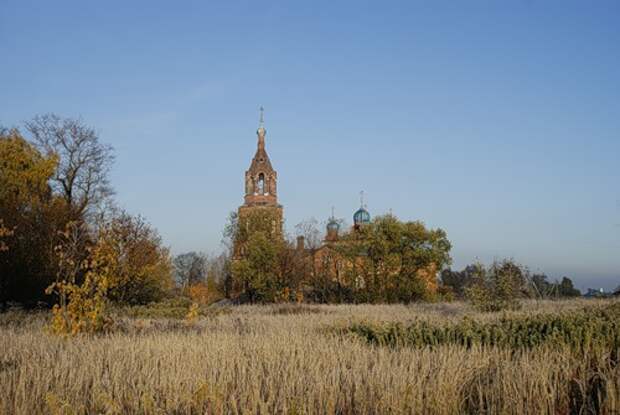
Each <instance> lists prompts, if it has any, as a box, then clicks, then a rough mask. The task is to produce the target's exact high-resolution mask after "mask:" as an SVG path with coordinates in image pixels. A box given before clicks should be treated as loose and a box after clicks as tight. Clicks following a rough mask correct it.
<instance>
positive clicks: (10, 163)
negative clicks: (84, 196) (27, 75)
mask: <svg viewBox="0 0 620 415" xmlns="http://www.w3.org/2000/svg"><path fill="white" fill-rule="evenodd" d="M57 162H58V159H57V157H56V156H55V155H43V154H41V153H40V152H39V151H38V150H37V149H36V148H35V147H34V146H33V145H31V144H30V143H28V142H27V141H26V140H25V139H24V138H23V137H22V135H21V134H20V133H19V131H17V130H15V129H13V130H9V131H5V132H4V133H2V134H0V220H1V221H2V229H3V231H2V238H1V240H2V246H3V247H7V248H10V250H8V251H6V250H5V251H4V252H2V253H1V254H0V304H1V305H5V304H6V303H7V301H17V302H21V303H25V304H32V303H35V302H36V301H40V300H44V299H45V296H44V290H45V287H47V286H48V285H49V284H50V283H51V282H52V281H54V279H55V276H56V260H55V256H54V246H55V244H56V240H57V233H58V231H59V230H62V229H64V226H65V224H66V223H67V221H68V209H67V207H66V204H65V203H64V201H63V200H61V199H59V198H56V197H55V196H54V195H53V193H52V189H51V188H50V186H49V184H48V181H49V180H50V178H51V177H52V176H53V174H54V171H55V169H56V165H57Z"/></svg>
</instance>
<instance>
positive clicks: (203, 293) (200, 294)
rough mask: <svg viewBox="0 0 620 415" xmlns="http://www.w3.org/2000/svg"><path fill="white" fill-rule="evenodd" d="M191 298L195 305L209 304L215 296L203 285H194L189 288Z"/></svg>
mask: <svg viewBox="0 0 620 415" xmlns="http://www.w3.org/2000/svg"><path fill="white" fill-rule="evenodd" d="M187 291H188V294H189V298H191V299H192V301H194V302H195V303H199V304H205V305H206V304H209V303H210V302H211V299H212V297H213V294H214V293H212V292H211V290H209V288H208V287H207V286H206V285H205V284H203V283H200V282H199V283H197V284H193V285H191V286H190V287H189V288H188V290H187Z"/></svg>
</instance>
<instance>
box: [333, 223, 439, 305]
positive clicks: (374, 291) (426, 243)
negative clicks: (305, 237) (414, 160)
mask: <svg viewBox="0 0 620 415" xmlns="http://www.w3.org/2000/svg"><path fill="white" fill-rule="evenodd" d="M341 239H342V242H343V243H339V244H336V249H337V250H338V251H339V253H340V254H341V255H343V256H344V258H346V260H347V262H348V264H350V265H349V266H348V267H347V274H349V275H348V285H350V286H352V287H355V292H356V294H355V297H356V301H358V302H406V303H407V302H411V301H416V300H428V299H432V298H433V297H434V295H435V293H436V291H437V274H438V273H439V271H441V270H442V269H443V268H444V267H445V266H446V265H448V264H450V262H451V258H450V248H451V244H450V242H449V241H448V239H447V236H446V233H445V232H444V231H443V230H441V229H427V228H426V227H425V226H424V224H423V223H421V222H402V221H399V220H398V219H397V218H396V217H395V216H393V215H385V216H379V217H376V218H375V219H374V220H373V221H372V222H371V223H369V224H366V225H363V226H361V227H360V228H359V229H358V230H355V231H353V232H351V233H349V234H347V235H344V236H343V238H341Z"/></svg>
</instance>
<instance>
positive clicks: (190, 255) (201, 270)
mask: <svg viewBox="0 0 620 415" xmlns="http://www.w3.org/2000/svg"><path fill="white" fill-rule="evenodd" d="M172 264H173V266H174V271H175V277H176V280H177V282H178V283H179V284H180V285H181V287H182V288H187V287H189V286H190V285H193V284H196V283H198V282H204V280H205V277H206V274H207V270H208V261H207V257H206V256H205V255H204V254H200V253H196V252H187V253H185V254H180V255H177V256H176V257H175V258H174V260H173V261H172Z"/></svg>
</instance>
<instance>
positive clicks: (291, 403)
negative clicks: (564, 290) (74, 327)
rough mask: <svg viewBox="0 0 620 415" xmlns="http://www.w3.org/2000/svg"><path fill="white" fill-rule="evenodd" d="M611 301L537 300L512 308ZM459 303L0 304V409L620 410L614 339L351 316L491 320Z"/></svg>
mask: <svg viewBox="0 0 620 415" xmlns="http://www.w3.org/2000/svg"><path fill="white" fill-rule="evenodd" d="M610 303H611V301H584V300H572V301H562V302H529V303H526V305H525V307H524V308H523V310H522V311H518V312H510V313H509V314H508V316H521V315H536V314H541V313H561V314H567V315H570V313H572V312H576V310H582V309H583V308H584V307H588V308H589V309H592V310H594V309H596V308H599V307H603V306H606V305H609V304H610ZM502 315H503V314H500V313H498V314H478V313H476V312H474V311H472V310H471V309H469V307H468V306H466V305H464V304H459V303H451V304H428V305H426V304H420V305H412V306H403V305H385V306H383V305H376V306H371V305H351V306H347V305H334V306H310V305H304V306H277V305H272V306H240V307H235V308H232V309H226V310H222V311H221V312H217V313H216V312H214V313H213V314H212V315H210V316H207V317H203V318H201V319H199V320H198V321H196V322H195V323H193V324H190V323H187V322H185V321H183V320H173V319H162V318H157V319H148V318H135V317H127V316H118V317H117V322H118V328H117V330H116V331H115V332H113V333H112V334H108V335H103V336H97V337H78V338H74V339H63V338H59V337H55V336H52V335H50V334H47V333H46V332H45V330H44V327H45V324H46V320H47V318H48V317H47V313H45V314H43V313H39V314H25V313H22V312H8V313H5V314H2V315H0V351H1V354H0V413H2V414H39V413H52V414H74V413H75V414H86V413H89V414H90V413H105V414H116V413H139V414H185V413H190V414H191V413H193V414H199V413H200V414H202V413H215V414H219V413H233V414H234V413H261V414H274V413H276V414H305V413H307V414H316V413H319V414H320V413H325V414H331V413H341V414H353V413H355V414H358V413H359V414H386V413H393V414H400V413H412V414H463V413H472V414H474V413H489V414H570V413H607V414H613V413H616V414H617V413H620V365H618V364H617V360H618V353H617V350H615V351H614V350H605V349H604V348H602V349H601V348H599V349H592V350H590V351H587V352H585V353H577V352H575V351H573V349H571V348H569V347H567V346H565V347H558V346H557V345H556V346H550V345H542V346H537V347H535V348H526V349H522V350H514V349H511V348H501V347H495V346H493V347H487V346H480V345H474V346H472V347H469V348H466V347H463V346H460V345H450V344H448V345H441V346H437V347H432V348H429V347H406V346H402V347H388V346H380V345H373V344H369V343H368V342H366V340H365V339H363V338H361V337H360V336H356V335H355V334H352V333H347V332H346V330H338V328H346V327H349V326H351V324H355V323H361V322H369V323H373V324H375V323H376V324H380V323H384V322H403V323H406V322H407V321H410V320H413V319H418V320H423V321H428V322H429V323H432V324H445V323H446V322H448V323H449V322H458V321H461V320H462V319H463V317H465V316H468V317H469V318H471V319H473V320H475V321H481V322H491V321H495V320H498V319H501V318H502Z"/></svg>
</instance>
